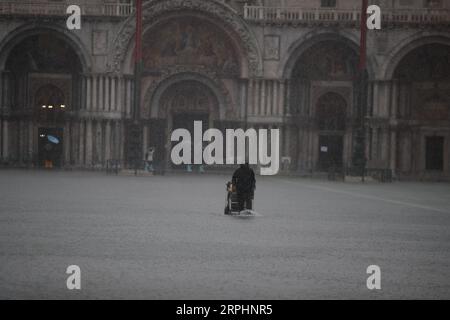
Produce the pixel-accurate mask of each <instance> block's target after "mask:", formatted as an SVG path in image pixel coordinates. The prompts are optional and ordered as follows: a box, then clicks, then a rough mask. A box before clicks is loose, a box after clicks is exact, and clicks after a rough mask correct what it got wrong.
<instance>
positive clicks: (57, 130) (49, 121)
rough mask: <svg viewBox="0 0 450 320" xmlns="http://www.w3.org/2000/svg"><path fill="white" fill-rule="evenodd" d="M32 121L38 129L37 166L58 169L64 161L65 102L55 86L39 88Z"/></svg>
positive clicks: (60, 91) (61, 93)
mask: <svg viewBox="0 0 450 320" xmlns="http://www.w3.org/2000/svg"><path fill="white" fill-rule="evenodd" d="M34 101H35V105H34V120H35V122H36V123H37V124H38V125H39V128H38V135H39V140H38V151H37V153H38V156H37V158H38V165H39V166H41V167H45V168H53V167H60V166H61V165H62V163H63V160H64V154H63V151H64V149H63V146H64V129H63V128H62V126H63V125H62V124H63V122H64V117H65V111H66V108H67V101H66V98H65V95H64V92H63V91H62V90H61V89H60V88H58V87H57V86H56V85H52V84H46V85H43V86H41V87H40V88H39V89H38V90H37V91H36V94H35V97H34Z"/></svg>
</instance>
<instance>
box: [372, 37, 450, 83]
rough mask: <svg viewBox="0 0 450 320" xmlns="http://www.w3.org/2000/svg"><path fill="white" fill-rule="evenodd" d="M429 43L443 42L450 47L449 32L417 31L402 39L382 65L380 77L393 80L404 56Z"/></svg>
mask: <svg viewBox="0 0 450 320" xmlns="http://www.w3.org/2000/svg"><path fill="white" fill-rule="evenodd" d="M427 44H443V45H447V46H449V47H450V37H449V36H448V34H444V33H436V34H434V35H429V36H424V35H423V34H421V33H417V34H415V35H413V36H411V37H408V38H406V39H404V40H403V41H401V42H400V43H399V44H398V45H397V46H396V47H395V48H394V49H392V50H391V51H390V52H389V54H388V55H387V57H386V59H385V61H386V63H385V64H384V65H383V66H382V67H381V70H380V77H381V78H382V79H387V80H391V79H393V77H394V73H395V70H396V69H397V66H398V65H399V64H400V63H401V61H402V60H403V58H404V57H405V56H407V55H408V54H409V53H410V52H412V51H413V50H414V49H417V48H419V47H421V46H424V45H427Z"/></svg>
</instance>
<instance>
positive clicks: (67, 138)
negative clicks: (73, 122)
mask: <svg viewBox="0 0 450 320" xmlns="http://www.w3.org/2000/svg"><path fill="white" fill-rule="evenodd" d="M71 135H72V133H71V131H70V121H68V120H67V121H66V123H65V126H64V166H68V165H70V162H71V161H70V147H71V146H70V136H71Z"/></svg>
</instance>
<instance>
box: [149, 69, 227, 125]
mask: <svg viewBox="0 0 450 320" xmlns="http://www.w3.org/2000/svg"><path fill="white" fill-rule="evenodd" d="M184 81H194V82H198V83H200V84H203V85H205V86H206V87H207V88H208V89H209V90H211V92H212V93H213V94H214V95H215V97H216V98H217V101H218V103H219V114H218V116H219V119H218V120H224V119H225V118H226V114H227V109H228V106H229V104H230V98H229V95H228V92H227V90H226V89H225V87H224V86H223V85H221V84H220V83H219V84H218V82H217V79H216V81H214V80H213V79H211V78H209V77H207V76H205V75H202V74H198V73H194V72H189V71H186V72H181V73H176V74H173V75H170V76H167V77H166V78H163V79H161V80H160V81H157V82H155V83H154V84H153V85H152V86H151V87H150V88H149V89H148V90H147V93H146V95H145V98H144V103H143V108H144V110H142V111H143V115H144V117H148V118H159V115H160V107H161V106H160V101H161V97H162V96H163V94H164V93H165V92H166V90H167V89H168V88H170V87H171V86H172V85H174V84H177V83H180V82H184Z"/></svg>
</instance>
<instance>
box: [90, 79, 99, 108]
mask: <svg viewBox="0 0 450 320" xmlns="http://www.w3.org/2000/svg"><path fill="white" fill-rule="evenodd" d="M97 93H98V76H93V77H92V108H91V109H90V111H96V110H98V100H97Z"/></svg>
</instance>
